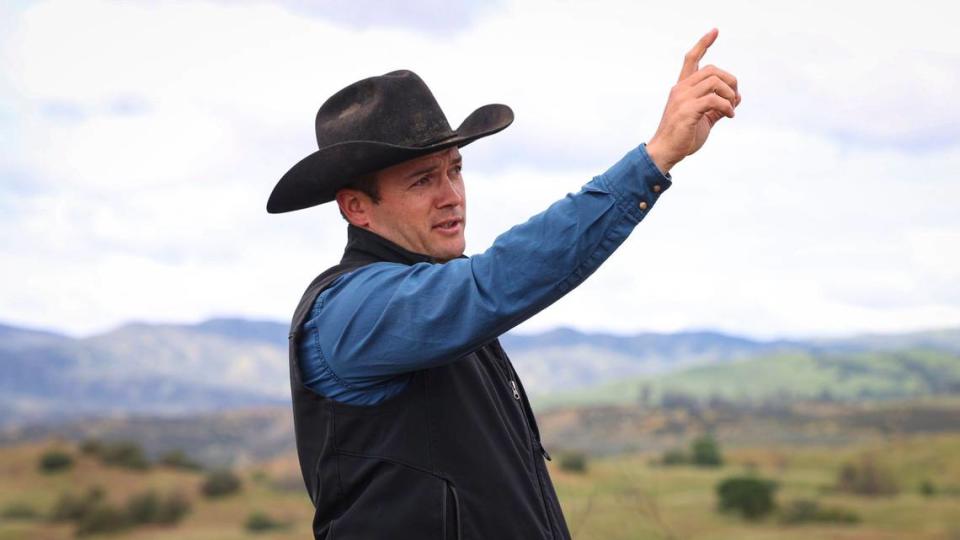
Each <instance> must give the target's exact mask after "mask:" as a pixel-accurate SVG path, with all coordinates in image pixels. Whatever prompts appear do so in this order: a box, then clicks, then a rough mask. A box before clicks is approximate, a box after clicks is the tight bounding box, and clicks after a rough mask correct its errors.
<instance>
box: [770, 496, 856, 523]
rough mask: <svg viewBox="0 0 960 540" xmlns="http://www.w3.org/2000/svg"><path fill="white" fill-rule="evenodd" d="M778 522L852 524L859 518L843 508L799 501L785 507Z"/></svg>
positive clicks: (806, 500)
mask: <svg viewBox="0 0 960 540" xmlns="http://www.w3.org/2000/svg"><path fill="white" fill-rule="evenodd" d="M780 520H781V521H782V522H783V523H785V524H788V525H797V524H800V523H814V522H817V523H847V524H854V523H859V522H860V516H859V515H857V514H856V513H855V512H853V511H851V510H847V509H844V508H839V507H824V506H820V504H819V503H818V502H817V501H814V500H809V499H800V500H796V501H792V502H791V503H790V504H788V505H787V507H786V508H785V509H784V510H783V513H782V514H781V515H780Z"/></svg>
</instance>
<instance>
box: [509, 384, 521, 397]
mask: <svg viewBox="0 0 960 540" xmlns="http://www.w3.org/2000/svg"><path fill="white" fill-rule="evenodd" d="M510 386H511V387H512V388H513V399H516V400H519V399H520V390H519V389H518V388H517V383H515V382H513V381H510Z"/></svg>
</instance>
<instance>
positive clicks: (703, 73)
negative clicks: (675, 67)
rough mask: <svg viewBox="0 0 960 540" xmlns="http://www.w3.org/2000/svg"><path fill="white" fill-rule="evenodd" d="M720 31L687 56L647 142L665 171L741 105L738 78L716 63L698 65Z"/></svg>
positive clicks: (692, 150) (714, 31)
mask: <svg viewBox="0 0 960 540" xmlns="http://www.w3.org/2000/svg"><path fill="white" fill-rule="evenodd" d="M718 33H719V32H718V31H717V29H716V28H714V29H713V30H710V31H709V32H707V34H706V35H704V36H703V37H702V38H700V41H698V42H697V44H696V45H694V46H693V48H692V49H690V52H688V53H687V55H686V56H685V57H684V59H683V69H681V70H680V78H679V79H678V80H677V84H676V85H674V87H673V88H671V89H670V97H669V98H668V99H667V106H666V107H665V108H664V110H663V117H662V118H661V119H660V126H659V127H657V132H656V134H654V136H653V138H652V139H650V141H649V142H648V143H647V153H648V154H649V155H650V158H651V159H652V160H653V162H654V163H656V165H657V167H659V168H660V170H661V171H663V173H664V174H666V173H667V172H669V171H670V169H671V168H673V166H674V165H676V164H677V163H678V162H679V161H680V160H681V159H683V158H685V157H687V156H689V155H690V154H693V153H694V152H696V151H697V150H699V149H700V147H701V146H703V143H704V142H706V140H707V136H708V135H710V128H712V127H713V125H714V124H716V123H717V122H718V121H719V120H720V119H721V118H723V117H724V116H729V117H730V118H733V116H734V109H736V107H737V105H739V104H740V92H739V91H737V78H736V77H734V76H733V75H731V74H729V73H727V72H726V71H723V70H722V69H720V68H718V67H716V66H712V65H708V66H706V67H704V68H703V69H700V68H699V67H698V66H699V64H700V60H701V59H702V58H703V55H704V54H706V52H707V49H708V48H709V47H710V45H712V44H713V42H714V41H715V40H716V39H717V34H718Z"/></svg>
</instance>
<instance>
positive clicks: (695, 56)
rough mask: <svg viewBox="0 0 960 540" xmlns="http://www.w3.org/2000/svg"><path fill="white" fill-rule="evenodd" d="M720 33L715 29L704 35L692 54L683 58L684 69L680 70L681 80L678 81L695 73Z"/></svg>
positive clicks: (689, 53)
mask: <svg viewBox="0 0 960 540" xmlns="http://www.w3.org/2000/svg"><path fill="white" fill-rule="evenodd" d="M719 34H720V32H719V31H718V30H717V29H716V28H713V29H711V30H710V31H709V32H707V33H706V34H704V35H703V37H702V38H700V41H698V42H697V44H696V45H694V46H693V48H692V49H690V52H688V53H687V55H686V56H684V57H683V69H681V70H680V78H679V79H677V81H678V82H679V81H682V80H684V79H686V78H687V77H689V76H690V75H692V74H693V73H695V72H696V71H697V69H698V66H699V64H700V60H701V59H702V58H703V55H704V54H706V53H707V49H708V48H710V45H713V42H714V41H716V39H717V36H718V35H719Z"/></svg>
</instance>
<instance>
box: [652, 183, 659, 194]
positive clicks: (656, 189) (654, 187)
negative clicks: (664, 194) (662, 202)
mask: <svg viewBox="0 0 960 540" xmlns="http://www.w3.org/2000/svg"><path fill="white" fill-rule="evenodd" d="M660 189H661V188H660V184H655V185H654V186H653V192H654V193H660Z"/></svg>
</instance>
